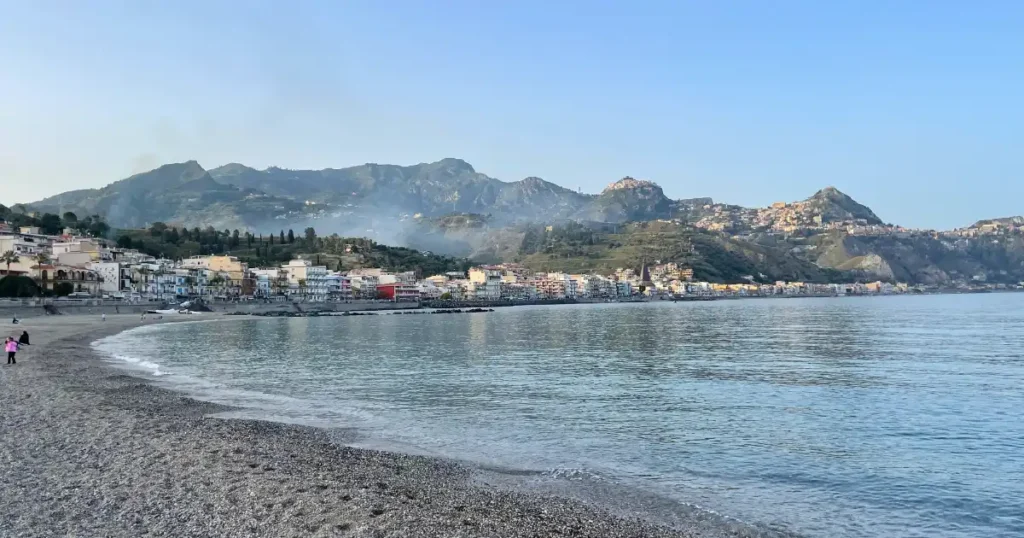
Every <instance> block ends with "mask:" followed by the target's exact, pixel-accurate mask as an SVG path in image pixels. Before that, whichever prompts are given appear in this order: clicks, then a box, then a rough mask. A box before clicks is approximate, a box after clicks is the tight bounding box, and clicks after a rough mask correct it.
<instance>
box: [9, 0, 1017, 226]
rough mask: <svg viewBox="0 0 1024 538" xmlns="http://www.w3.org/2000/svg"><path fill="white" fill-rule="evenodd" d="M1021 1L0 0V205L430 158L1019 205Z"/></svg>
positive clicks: (759, 198) (485, 168) (864, 197)
mask: <svg viewBox="0 0 1024 538" xmlns="http://www.w3.org/2000/svg"><path fill="white" fill-rule="evenodd" d="M1022 98H1024V3H1022V2H1003V1H997V0H992V1H989V2H946V1H939V0H936V1H928V2H925V1H916V2H915V1H906V2H880V1H879V2H871V1H858V2H852V1H851V2H840V1H837V2H820V1H813V2H812V1H808V2H798V1H787V0H781V1H779V2H744V1H735V2H683V1H666V2H643V1H638V2H623V1H616V2H603V1H582V0H581V1H573V0H565V1H561V2H540V1H531V0H522V1H518V2H480V1H459V0H451V1H445V0H440V1H426V0H421V1H402V0H389V1H386V2H380V1H365V2H363V1H353V2H345V1H328V2H305V1H301V0H299V1H295V2H272V1H268V2H259V1H247V2H241V1H235V2H226V1H218V0H207V1H202V2H193V1H191V0H177V1H174V2H136V1H133V0H127V1H123V2H112V1H106V0H96V1H93V2H78V1H67V2H50V1H45V0H40V1H34V2H24V1H21V0H0V202H2V203H4V204H6V205H11V204H13V203H16V202H30V201H34V200H38V199H40V198H43V197H45V196H49V195H53V194H56V193H58V192H63V191H66V190H71V189H81V188H93V187H101V186H103V185H106V184H108V183H110V182H112V181H115V180H118V179H122V178H124V177H127V176H129V175H131V174H132V173H136V172H140V171H145V170H148V169H151V168H155V167H156V166H159V165H160V164H165V163H169V162H182V161H187V160H192V159H194V160H197V161H199V163H200V164H201V165H203V166H204V167H206V168H213V167H216V166H220V165H222V164H226V163H229V162H241V163H244V164H247V165H249V166H253V167H256V168H265V167H267V166H272V165H273V166H281V167H284V168H326V167H334V168H340V167H344V166H351V165H357V164H362V163H365V162H377V163H390V164H415V163H419V162H432V161H437V160H439V159H442V158H445V157H457V158H461V159H464V160H466V161H468V162H470V163H471V164H472V165H473V166H474V167H475V168H476V170H477V171H479V172H481V173H485V174H487V175H490V176H492V177H496V178H499V179H503V180H506V181H514V180H518V179H522V178H524V177H527V176H539V177H543V178H544V179H547V180H549V181H553V182H555V183H558V184H560V185H563V186H566V187H569V188H574V189H575V188H581V189H582V190H583V191H584V192H599V191H600V190H601V189H603V188H604V187H605V186H606V185H607V184H609V183H611V182H613V181H615V180H616V179H619V178H621V177H623V176H626V175H629V176H633V177H637V178H642V179H650V180H653V181H655V182H657V183H658V184H660V185H661V186H662V187H663V188H664V190H665V193H666V194H667V195H668V196H669V197H671V198H689V197H697V196H711V197H713V198H714V199H715V200H716V201H722V202H728V203H736V204H742V205H748V206H764V205H768V204H770V203H772V202H775V201H793V200H799V199H803V198H806V197H808V196H810V195H811V194H813V193H814V192H815V191H817V190H818V189H820V188H823V187H825V186H829V185H832V186H835V187H837V188H839V189H840V190H842V191H844V192H846V193H847V194H849V195H851V196H852V197H854V198H855V199H857V200H858V201H860V202H861V203H864V204H866V205H868V206H869V207H871V208H872V209H874V210H875V212H876V213H877V214H878V215H879V216H880V217H881V218H882V219H883V220H885V221H887V222H893V223H897V224H903V225H905V226H915V227H926V228H953V227H957V226H966V225H969V224H971V223H973V222H974V221H976V220H978V219H982V218H989V217H1001V216H1009V215H1019V214H1024V175H1022V169H1024V131H1022V130H1024V100H1022Z"/></svg>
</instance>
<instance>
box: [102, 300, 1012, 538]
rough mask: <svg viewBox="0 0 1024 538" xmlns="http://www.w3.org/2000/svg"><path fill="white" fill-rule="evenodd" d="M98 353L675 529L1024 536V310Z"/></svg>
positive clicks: (881, 308) (766, 309) (206, 394)
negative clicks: (690, 524)
mask: <svg viewBox="0 0 1024 538" xmlns="http://www.w3.org/2000/svg"><path fill="white" fill-rule="evenodd" d="M197 317H198V316H197ZM94 346H95V347H96V349H97V350H98V351H99V352H100V353H101V354H102V355H103V356H104V357H106V358H107V360H109V361H111V362H113V363H115V364H118V365H121V366H123V367H125V368H129V369H132V370H134V371H135V372H136V373H137V374H138V375H142V376H146V377H150V378H152V379H155V380H157V382H158V383H160V384H163V385H166V386H169V387H171V388H174V389H176V390H181V391H183V392H186V393H189V394H191V395H193V396H196V397H198V398H201V399H205V400H209V401H214V402H220V403H226V404H230V405H232V406H235V407H236V408H237V409H238V411H234V412H232V414H231V416H239V417H245V418H261V419H268V420H277V421H284V422H291V423H299V424H307V425H314V426H318V427H323V428H327V429H328V430H329V431H336V432H344V435H340V434H339V437H338V439H339V442H344V443H346V444H350V445H354V446H360V447H366V448H376V449H386V450H397V451H402V452H409V453H414V454H422V455H430V456H439V457H446V458H454V459H458V460H461V461H464V462H466V463H467V464H470V465H471V466H473V467H475V468H478V469H480V473H481V476H482V477H483V478H481V480H484V481H493V482H495V483H501V481H502V480H506V481H507V482H508V484H509V487H536V488H539V489H544V488H547V489H548V490H550V491H556V492H558V493H560V494H565V495H569V496H576V497H579V498H583V499H585V500H587V501H591V502H597V503H600V504H603V505H604V506H606V507H609V508H610V509H612V510H613V511H615V510H618V511H621V512H623V513H628V514H639V515H641V516H643V517H649V518H651V519H652V520H655V521H658V522H661V523H665V524H676V523H680V522H682V521H684V520H688V519H694V518H697V519H700V520H701V521H702V522H703V524H705V525H708V526H715V527H717V528H719V529H726V530H728V529H735V528H739V527H742V528H744V529H747V531H744V532H747V533H748V535H751V536H803V537H840V538H844V537H847V538H862V537H890V538H909V537H945V538H1000V537H1007V538H1009V537H1016V538H1020V537H1022V536H1024V417H1022V414H1024V294H1014V293H1004V294H975V295H929V296H900V297H870V298H867V297H864V298H862V297H856V298H855V297H849V298H820V299H819V298H814V299H749V300H725V301H714V302H693V303H690V302H678V303H673V302H652V303H623V304H600V305H560V306H524V307H511V308H502V309H496V310H495V311H494V312H488V313H474V314H444V315H440V314H438V315H430V314H418V315H411V314H378V315H372V316H343V317H317V318H246V319H243V320H231V321H208V322H202V321H201V322H196V323H181V324H170V325H160V326H148V327H140V328H138V329H133V330H130V331H128V332H125V333H122V334H119V335H115V336H112V337H109V338H105V339H103V340H99V341H97V342H96V343H94ZM501 477H506V479H503V478H501ZM695 514H697V515H695ZM748 531H749V532H748ZM711 534H713V533H709V535H711ZM724 534H728V532H723V535H724ZM739 534H743V533H739Z"/></svg>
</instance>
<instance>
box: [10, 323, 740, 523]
mask: <svg viewBox="0 0 1024 538" xmlns="http://www.w3.org/2000/svg"><path fill="white" fill-rule="evenodd" d="M189 319H195V318H184V319H182V318H175V319H171V318H165V319H164V320H163V321H162V322H165V323H171V322H176V321H183V320H189ZM147 323H154V321H149V322H147ZM139 324H140V320H139V316H137V315H125V316H108V318H107V321H105V322H102V321H101V320H100V319H99V317H98V316H53V317H47V318H35V319H31V320H26V321H25V322H24V323H23V324H21V325H18V326H14V325H8V326H7V327H6V329H7V332H8V333H9V334H11V335H15V336H17V335H20V334H21V331H22V330H28V332H29V333H30V335H31V337H32V343H33V345H32V346H30V347H28V348H26V349H24V350H23V351H22V352H20V353H19V354H18V364H17V365H14V366H3V367H2V369H0V395H2V397H3V401H4V408H3V410H2V412H0V484H2V494H0V536H4V537H6V536H117V537H120V536H125V537H127V536H132V537H135V536H268V537H284V536H374V537H378V536H380V537H384V536H395V537H399V536H401V537H415V536H424V537H426V536H431V537H433V536H481V537H482V536H488V537H492V536H493V537H520V536H522V537H537V536H593V537H599V536H600V537H616V536H623V537H624V536H651V537H660V536H705V534H704V533H703V532H698V531H696V530H690V531H687V530H679V529H669V528H666V527H659V526H656V525H652V524H650V523H647V522H644V521H641V520H639V519H631V518H624V517H621V516H619V515H612V514H610V513H608V512H606V511H604V510H602V509H599V508H596V507H594V506H592V505H589V504H586V503H583V502H580V501H576V500H570V499H565V498H560V497H557V496H550V495H544V494H539V493H529V492H522V491H519V492H514V491H508V490H504V489H499V488H494V487H489V486H486V485H482V484H481V483H480V481H479V480H474V479H473V477H472V474H473V471H472V469H470V468H468V467H466V466H464V465H461V464H459V463H457V462H452V461H447V460H443V459H436V458H427V457H420V456H409V455H403V454H395V453H388V452H378V451H373V450H362V449H354V448H347V447H343V446H338V445H337V444H335V443H332V442H331V440H330V437H329V434H328V432H326V431H323V430H319V429H315V428H309V427H303V426H294V425H286V424H278V423H272V422H263V421H254V420H238V419H223V418H215V417H211V416H210V414H211V413H217V412H222V411H226V410H228V409H227V408H225V407H223V406H219V405H215V404H210V403H205V402H200V401H196V400H193V399H191V398H188V397H185V396H182V395H181V394H178V393H176V392H173V391H170V390H166V389H163V388H160V387H156V386H154V385H152V384H151V383H149V382H147V381H146V380H144V379H141V378H138V377H134V376H130V375H127V374H126V373H125V372H124V371H123V370H120V369H118V368H116V367H114V366H111V365H109V364H107V363H106V362H104V361H102V360H101V359H99V358H98V357H96V355H95V354H94V352H93V351H92V349H91V347H90V345H89V344H90V343H91V342H92V341H95V340H96V339H98V338H101V337H104V336H107V335H111V334H115V333H117V332H120V331H122V330H125V329H127V328H131V327H136V326H138V325H139ZM0 336H6V334H3V333H0ZM715 534H718V533H715ZM725 534H728V535H732V533H731V532H726V533H723V535H725Z"/></svg>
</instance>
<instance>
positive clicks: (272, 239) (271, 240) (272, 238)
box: [267, 234, 274, 252]
mask: <svg viewBox="0 0 1024 538" xmlns="http://www.w3.org/2000/svg"><path fill="white" fill-rule="evenodd" d="M270 244H271V245H273V244H274V234H270ZM269 248H270V247H267V249H268V250H267V252H270V250H269Z"/></svg>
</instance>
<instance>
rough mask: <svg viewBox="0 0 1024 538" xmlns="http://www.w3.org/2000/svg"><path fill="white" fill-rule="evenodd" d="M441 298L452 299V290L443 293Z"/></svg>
mask: <svg viewBox="0 0 1024 538" xmlns="http://www.w3.org/2000/svg"><path fill="white" fill-rule="evenodd" d="M441 300H442V301H451V300H452V292H450V291H446V292H444V293H442V294H441Z"/></svg>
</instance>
